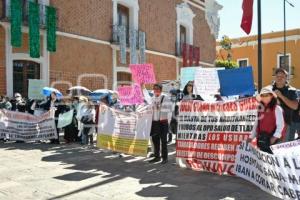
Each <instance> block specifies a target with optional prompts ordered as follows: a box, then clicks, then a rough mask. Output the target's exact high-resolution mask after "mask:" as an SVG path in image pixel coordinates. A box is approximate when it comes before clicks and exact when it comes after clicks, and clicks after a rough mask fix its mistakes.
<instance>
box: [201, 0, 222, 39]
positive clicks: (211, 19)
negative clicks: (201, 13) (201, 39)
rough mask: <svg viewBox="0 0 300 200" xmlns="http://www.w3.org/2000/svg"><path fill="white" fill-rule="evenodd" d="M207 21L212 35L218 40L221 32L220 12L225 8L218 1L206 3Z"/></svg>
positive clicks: (210, 0) (211, 0) (213, 0)
mask: <svg viewBox="0 0 300 200" xmlns="http://www.w3.org/2000/svg"><path fill="white" fill-rule="evenodd" d="M205 8H206V9H205V11H206V12H205V19H206V21H207V24H208V26H209V28H210V32H211V34H213V35H214V36H215V38H218V36H219V31H220V17H219V11H220V10H221V9H222V8H223V6H221V5H220V4H218V3H217V2H216V0H209V1H208V0H206V1H205Z"/></svg>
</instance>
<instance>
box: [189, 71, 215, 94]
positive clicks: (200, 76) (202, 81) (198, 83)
mask: <svg viewBox="0 0 300 200" xmlns="http://www.w3.org/2000/svg"><path fill="white" fill-rule="evenodd" d="M219 90H220V81H219V76H218V71H217V69H215V68H198V69H197V70H196V72H195V82H194V91H193V93H194V94H197V95H215V94H220V92H219Z"/></svg>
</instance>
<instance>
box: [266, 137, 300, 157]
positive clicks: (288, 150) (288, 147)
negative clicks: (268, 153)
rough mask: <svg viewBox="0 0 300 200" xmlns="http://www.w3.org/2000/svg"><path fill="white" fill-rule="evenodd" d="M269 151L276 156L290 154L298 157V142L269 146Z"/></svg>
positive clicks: (299, 142)
mask: <svg viewBox="0 0 300 200" xmlns="http://www.w3.org/2000/svg"><path fill="white" fill-rule="evenodd" d="M271 150H272V152H273V153H274V154H276V155H285V154H292V155H295V156H299V155H300V140H295V141H291V142H285V143H279V144H275V145H272V146H271Z"/></svg>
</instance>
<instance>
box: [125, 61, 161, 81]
mask: <svg viewBox="0 0 300 200" xmlns="http://www.w3.org/2000/svg"><path fill="white" fill-rule="evenodd" d="M129 67H130V71H131V73H132V79H133V80H134V81H135V82H136V83H138V84H141V83H146V84H147V83H150V84H151V83H156V79H155V74H154V67H153V65H152V64H134V65H130V66H129Z"/></svg>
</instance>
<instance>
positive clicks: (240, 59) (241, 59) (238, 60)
mask: <svg viewBox="0 0 300 200" xmlns="http://www.w3.org/2000/svg"><path fill="white" fill-rule="evenodd" d="M244 60H246V61H247V66H249V58H239V59H237V60H236V62H237V64H238V65H239V67H241V66H240V63H239V62H240V61H244Z"/></svg>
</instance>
